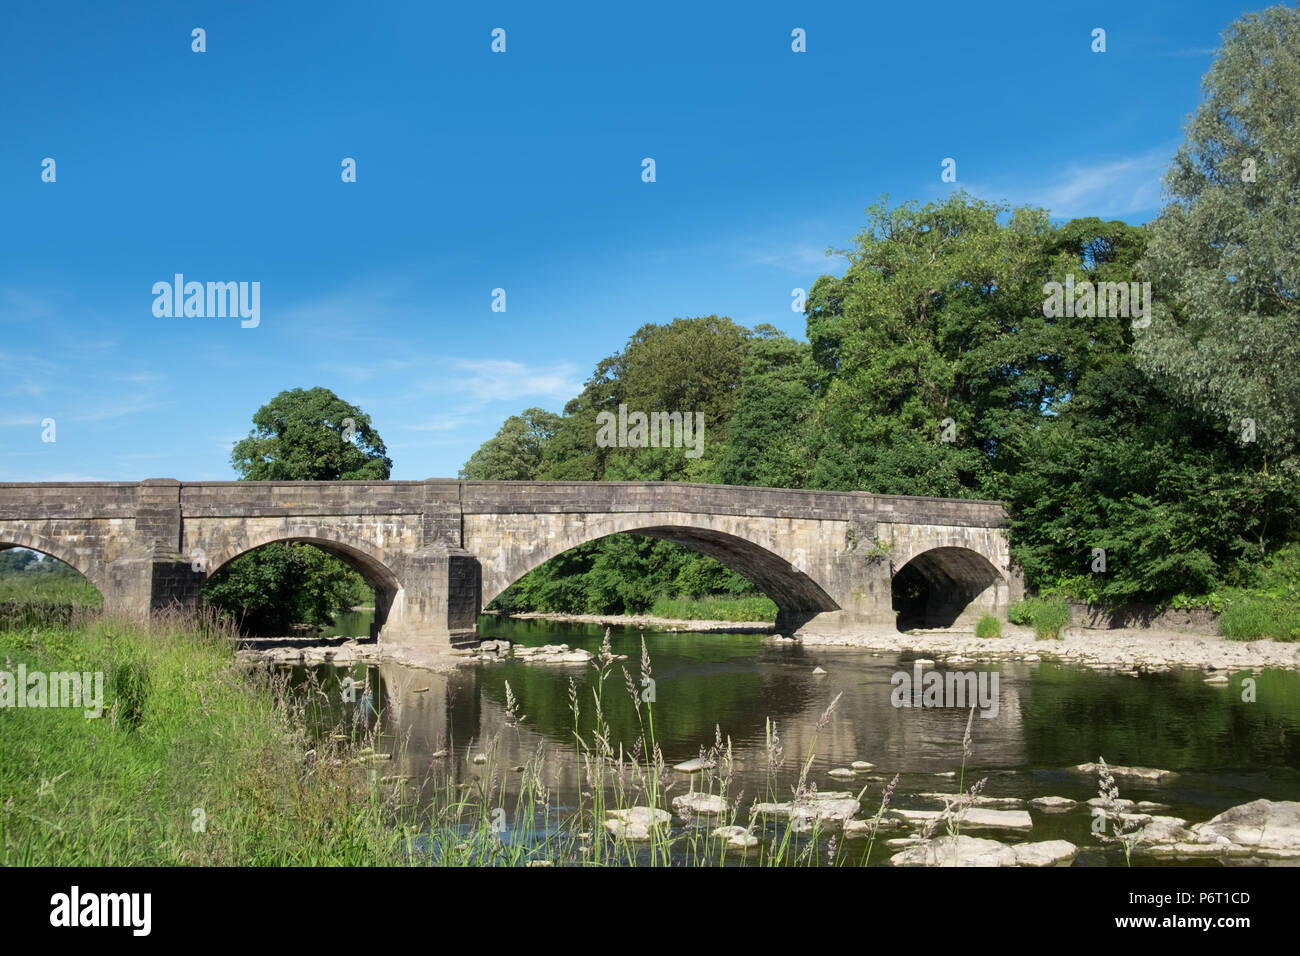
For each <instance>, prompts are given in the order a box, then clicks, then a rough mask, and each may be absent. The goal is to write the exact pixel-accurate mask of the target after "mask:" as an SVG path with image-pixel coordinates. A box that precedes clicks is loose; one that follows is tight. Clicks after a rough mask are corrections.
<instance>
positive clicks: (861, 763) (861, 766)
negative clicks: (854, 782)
mask: <svg viewBox="0 0 1300 956" xmlns="http://www.w3.org/2000/svg"><path fill="white" fill-rule="evenodd" d="M849 766H850V767H852V768H853V769H854V770H875V769H876V765H875V764H874V763H868V762H867V761H865V760H855V761H853V763H851V764H849Z"/></svg>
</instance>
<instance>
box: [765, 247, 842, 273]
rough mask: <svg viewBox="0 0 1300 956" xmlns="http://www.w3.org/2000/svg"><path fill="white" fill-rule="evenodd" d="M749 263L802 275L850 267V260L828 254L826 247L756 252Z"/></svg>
mask: <svg viewBox="0 0 1300 956" xmlns="http://www.w3.org/2000/svg"><path fill="white" fill-rule="evenodd" d="M749 261H750V262H751V264H753V265H757V266H768V267H771V268H776V269H782V270H784V271H786V272H795V273H798V274H800V275H808V274H819V273H822V272H831V271H839V270H841V269H843V267H844V266H846V265H848V260H847V259H846V258H844V257H843V256H840V255H833V254H828V253H827V250H826V248H825V247H824V246H822V247H814V246H811V245H803V246H791V247H789V248H786V249H769V250H766V251H762V252H755V253H752V254H751V255H750V257H749Z"/></svg>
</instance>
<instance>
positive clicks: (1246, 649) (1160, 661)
mask: <svg viewBox="0 0 1300 956" xmlns="http://www.w3.org/2000/svg"><path fill="white" fill-rule="evenodd" d="M500 616H502V617H507V618H513V619H516V620H541V621H551V622H555V623H572V624H597V625H601V626H603V627H626V628H630V629H637V628H642V629H645V630H656V631H670V632H671V631H680V632H683V633H733V634H772V632H773V630H774V625H772V624H771V623H769V622H766V621H753V622H746V623H737V622H735V621H689V620H682V619H674V618H663V617H654V616H650V615H628V616H622V615H616V614H549V613H547V614H543V613H523V614H508V615H500ZM768 640H770V641H773V642H775V643H798V644H802V645H803V646H805V647H860V648H863V649H864V650H871V651H894V652H897V653H900V654H916V655H918V656H924V657H935V658H943V659H945V660H947V661H948V662H949V663H955V664H959V663H962V662H963V661H966V660H970V661H992V660H1006V659H1011V660H1021V661H1029V662H1033V661H1038V660H1046V661H1059V662H1061V663H1066V664H1075V665H1078V666H1081V667H1096V668H1104V669H1106V670H1127V671H1134V672H1138V671H1161V670H1169V669H1171V668H1175V667H1194V668H1199V669H1201V670H1205V671H1213V672H1218V671H1237V670H1258V669H1261V668H1266V667H1277V668H1283V669H1286V670H1300V643H1288V642H1279V641H1274V640H1259V641H1230V640H1228V639H1227V638H1224V637H1219V636H1217V635H1213V634H1190V633H1182V632H1179V631H1171V630H1166V629H1160V628H1140V627H1122V628H1105V629H1103V628H1084V627H1068V628H1066V629H1065V630H1064V631H1063V632H1062V636H1061V639H1060V640H1038V639H1037V637H1036V636H1035V634H1034V632H1033V630H1032V629H1030V628H1027V627H1018V626H1016V625H1014V624H1003V627H1002V636H1001V637H994V638H978V637H976V636H975V633H974V631H973V630H972V629H969V628H948V629H936V630H916V631H894V630H884V629H882V630H879V631H861V632H855V633H853V634H848V635H843V634H832V635H826V634H815V633H812V634H803V635H800V636H799V637H798V638H794V639H791V638H787V637H780V636H777V635H773V636H771V637H769V638H768Z"/></svg>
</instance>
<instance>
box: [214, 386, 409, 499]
mask: <svg viewBox="0 0 1300 956" xmlns="http://www.w3.org/2000/svg"><path fill="white" fill-rule="evenodd" d="M253 425H254V429H253V430H252V431H250V432H249V433H248V437H247V438H245V439H243V440H241V441H239V442H237V443H236V444H235V447H234V449H233V450H232V451H231V453H230V462H231V464H232V465H234V468H235V471H237V472H239V476H240V477H241V478H243V479H245V480H246V481H385V480H387V479H388V476H389V474H390V472H391V471H392V469H393V462H392V460H391V459H389V458H388V453H387V452H388V450H387V449H386V448H385V447H384V443H383V441H382V440H381V439H380V437H379V434H378V433H377V432H376V431H375V430H374V428H373V427H371V424H370V416H369V415H367V414H365V413H364V412H363V411H361V409H359V408H357V406H355V405H350V404H348V403H347V402H345V401H343V399H341V398H339V397H338V396H337V395H335V394H334V393H333V392H331V391H330V390H329V389H328V388H312V389H306V390H304V389H301V388H295V389H289V390H287V391H283V392H281V393H280V394H279V395H277V396H275V398H273V399H271V400H270V401H269V402H267V403H266V404H265V405H263V406H262V407H261V408H259V409H258V410H257V412H256V413H255V414H254V415H253Z"/></svg>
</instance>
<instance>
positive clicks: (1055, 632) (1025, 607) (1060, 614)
mask: <svg viewBox="0 0 1300 956" xmlns="http://www.w3.org/2000/svg"><path fill="white" fill-rule="evenodd" d="M1007 620H1009V621H1011V623H1012V624H1019V625H1021V626H1027V627H1032V628H1033V629H1034V634H1035V635H1036V636H1037V637H1038V639H1039V640H1040V641H1042V640H1054V639H1056V638H1059V637H1060V636H1061V631H1063V630H1064V629H1065V628H1066V626H1067V625H1068V624H1069V623H1070V606H1069V605H1068V604H1066V602H1065V598H1062V597H1030V598H1025V599H1024V600H1023V601H1021V602H1019V603H1018V604H1013V605H1012V606H1011V607H1010V609H1008V611H1007Z"/></svg>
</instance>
